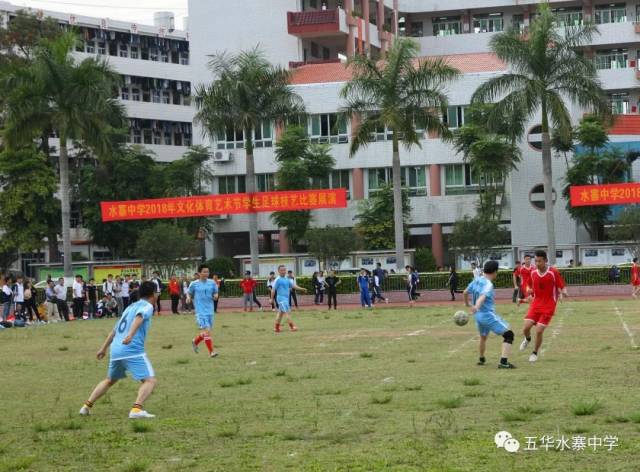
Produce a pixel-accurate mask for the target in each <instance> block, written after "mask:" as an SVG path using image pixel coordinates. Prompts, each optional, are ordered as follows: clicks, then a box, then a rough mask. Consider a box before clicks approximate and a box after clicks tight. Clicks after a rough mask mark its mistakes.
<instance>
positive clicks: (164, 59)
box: [160, 50, 169, 62]
mask: <svg viewBox="0 0 640 472" xmlns="http://www.w3.org/2000/svg"><path fill="white" fill-rule="evenodd" d="M160 62H169V52H168V51H164V50H163V51H162V52H161V53H160Z"/></svg>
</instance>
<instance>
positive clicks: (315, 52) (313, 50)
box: [311, 42, 320, 57]
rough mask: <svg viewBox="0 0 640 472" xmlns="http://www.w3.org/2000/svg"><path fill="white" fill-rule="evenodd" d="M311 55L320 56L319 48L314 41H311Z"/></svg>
mask: <svg viewBox="0 0 640 472" xmlns="http://www.w3.org/2000/svg"><path fill="white" fill-rule="evenodd" d="M311 56H313V57H320V48H319V47H318V45H317V44H316V43H314V42H311Z"/></svg>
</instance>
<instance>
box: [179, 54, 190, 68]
mask: <svg viewBox="0 0 640 472" xmlns="http://www.w3.org/2000/svg"><path fill="white" fill-rule="evenodd" d="M180 64H182V65H183V66H188V65H189V54H187V53H186V52H183V53H180Z"/></svg>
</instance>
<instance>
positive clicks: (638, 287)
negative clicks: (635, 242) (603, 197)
mask: <svg viewBox="0 0 640 472" xmlns="http://www.w3.org/2000/svg"><path fill="white" fill-rule="evenodd" d="M631 286H632V287H633V291H632V292H631V296H632V297H633V298H638V293H640V266H639V265H638V258H637V257H634V258H633V265H632V266H631Z"/></svg>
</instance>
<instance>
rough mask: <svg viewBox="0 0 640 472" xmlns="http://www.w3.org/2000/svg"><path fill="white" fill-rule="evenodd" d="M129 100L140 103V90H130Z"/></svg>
mask: <svg viewBox="0 0 640 472" xmlns="http://www.w3.org/2000/svg"><path fill="white" fill-rule="evenodd" d="M131 100H133V101H134V102H139V101H140V89H139V88H132V89H131Z"/></svg>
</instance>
